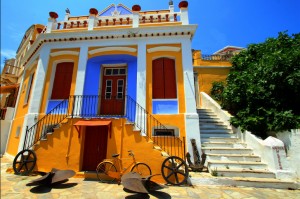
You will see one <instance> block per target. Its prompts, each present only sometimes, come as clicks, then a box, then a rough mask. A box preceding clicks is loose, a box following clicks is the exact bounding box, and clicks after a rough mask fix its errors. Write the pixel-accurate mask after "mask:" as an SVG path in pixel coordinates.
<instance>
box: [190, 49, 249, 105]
mask: <svg viewBox="0 0 300 199" xmlns="http://www.w3.org/2000/svg"><path fill="white" fill-rule="evenodd" d="M243 49H245V48H241V47H236V46H226V47H224V48H222V49H220V50H218V51H216V52H215V53H213V54H212V55H205V54H202V52H201V50H193V66H194V85H195V96H196V103H197V108H200V107H201V97H200V94H199V93H200V92H205V93H207V94H209V95H210V90H211V88H212V83H213V82H218V81H225V80H226V78H227V76H228V74H229V71H230V68H231V62H230V58H231V57H232V56H234V55H236V54H238V53H239V52H240V51H241V50H243Z"/></svg>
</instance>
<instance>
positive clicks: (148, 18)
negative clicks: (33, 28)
mask: <svg viewBox="0 0 300 199" xmlns="http://www.w3.org/2000/svg"><path fill="white" fill-rule="evenodd" d="M178 6H179V8H180V12H174V9H173V7H172V5H170V7H169V10H155V11H141V7H140V6H139V5H133V6H132V9H131V13H129V14H120V13H118V12H117V10H115V12H112V14H111V16H100V15H99V14H98V13H99V12H98V10H97V9H96V8H91V9H90V10H89V15H85V16H70V11H69V10H68V9H67V11H68V12H67V13H66V17H65V18H64V20H63V21H57V18H58V14H57V13H55V12H50V13H49V15H50V18H49V19H48V25H47V30H46V31H43V32H46V33H51V32H61V31H63V32H64V31H70V30H95V29H96V30H101V29H107V28H122V27H124V28H128V27H133V28H137V27H142V26H160V25H161V26H164V25H166V26H169V25H172V24H174V25H189V19H188V9H187V7H188V3H187V1H182V2H180V3H179V5H178Z"/></svg>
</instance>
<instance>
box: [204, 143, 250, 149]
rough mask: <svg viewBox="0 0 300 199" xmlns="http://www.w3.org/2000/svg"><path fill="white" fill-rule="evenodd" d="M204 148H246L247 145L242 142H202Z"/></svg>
mask: <svg viewBox="0 0 300 199" xmlns="http://www.w3.org/2000/svg"><path fill="white" fill-rule="evenodd" d="M202 145H203V146H204V147H216V148H219V147H220V148H225V147H226V148H246V147H247V144H245V143H242V142H203V143H202Z"/></svg>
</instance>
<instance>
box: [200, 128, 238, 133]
mask: <svg viewBox="0 0 300 199" xmlns="http://www.w3.org/2000/svg"><path fill="white" fill-rule="evenodd" d="M200 132H201V133H203V134H210V133H231V132H232V131H231V130H230V129H201V128H200Z"/></svg>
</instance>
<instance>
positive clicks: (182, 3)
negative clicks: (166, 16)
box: [178, 1, 189, 8]
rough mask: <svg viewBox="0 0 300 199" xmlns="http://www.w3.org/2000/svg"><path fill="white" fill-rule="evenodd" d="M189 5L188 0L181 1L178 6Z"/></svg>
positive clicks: (184, 6) (185, 6)
mask: <svg viewBox="0 0 300 199" xmlns="http://www.w3.org/2000/svg"><path fill="white" fill-rule="evenodd" d="M188 5H189V3H188V2H187V1H181V2H180V3H179V5H178V6H179V8H187V7H188Z"/></svg>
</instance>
